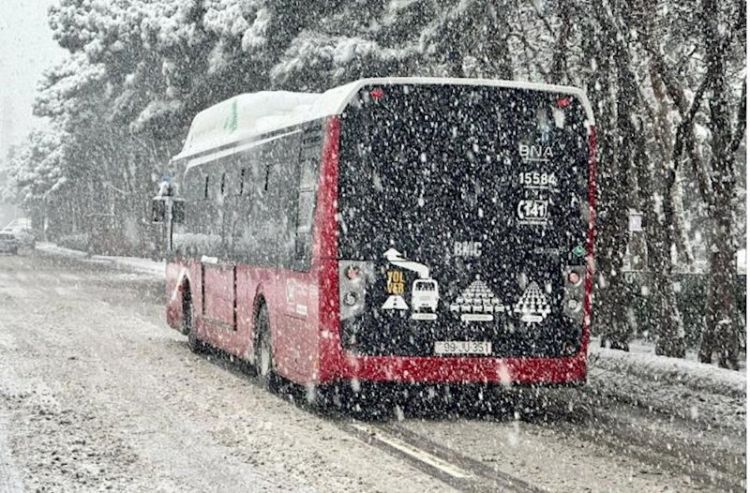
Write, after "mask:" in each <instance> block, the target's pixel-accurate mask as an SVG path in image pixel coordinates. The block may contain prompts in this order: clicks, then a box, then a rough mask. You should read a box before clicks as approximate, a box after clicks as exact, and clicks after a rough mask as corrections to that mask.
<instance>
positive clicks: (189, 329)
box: [182, 291, 205, 353]
mask: <svg viewBox="0 0 750 493" xmlns="http://www.w3.org/2000/svg"><path fill="white" fill-rule="evenodd" d="M197 332H198V331H197V330H196V329H195V320H194V319H193V301H192V299H191V297H190V291H185V295H184V296H183V297H182V333H183V334H186V335H187V343H188V347H189V348H190V351H192V352H194V353H202V352H203V351H204V350H205V346H204V344H203V342H201V341H200V339H198V334H197Z"/></svg>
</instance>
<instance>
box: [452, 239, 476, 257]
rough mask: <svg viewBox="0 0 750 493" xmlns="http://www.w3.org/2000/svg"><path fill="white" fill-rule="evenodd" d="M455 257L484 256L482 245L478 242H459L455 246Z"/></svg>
mask: <svg viewBox="0 0 750 493" xmlns="http://www.w3.org/2000/svg"><path fill="white" fill-rule="evenodd" d="M453 255H454V256H456V257H479V256H481V255H482V244H481V243H479V242H478V241H457V242H455V243H454V244H453Z"/></svg>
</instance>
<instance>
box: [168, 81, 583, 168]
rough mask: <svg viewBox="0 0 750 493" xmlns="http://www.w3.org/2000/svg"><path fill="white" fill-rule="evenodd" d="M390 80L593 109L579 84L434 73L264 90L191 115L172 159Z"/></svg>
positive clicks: (342, 104) (300, 117)
mask: <svg viewBox="0 0 750 493" xmlns="http://www.w3.org/2000/svg"><path fill="white" fill-rule="evenodd" d="M376 84H380V85H390V84H462V85H477V86H495V87H510V88H519V89H531V90H537V91H550V92H555V93H561V94H571V95H574V96H575V97H576V98H578V99H579V100H580V101H581V103H582V104H583V106H584V109H585V111H586V116H587V119H588V124H589V125H593V124H594V114H593V111H592V109H591V105H590V104H589V101H588V99H587V98H586V95H585V94H584V93H583V91H582V90H580V89H578V88H575V87H568V86H556V85H549V84H532V83H527V82H515V81H502V80H487V79H450V78H431V77H392V78H370V79H360V80H357V81H354V82H350V83H348V84H345V85H343V86H339V87H336V88H333V89H330V90H328V91H326V92H324V93H322V94H321V93H308V92H289V91H261V92H256V93H249V94H240V95H238V96H234V97H232V98H230V99H227V100H224V101H222V102H220V103H217V104H215V105H213V106H211V107H209V108H207V109H205V110H203V111H201V112H200V113H198V114H197V115H196V116H195V118H194V119H193V122H192V124H191V125H190V131H189V132H188V135H187V138H186V139H185V145H184V147H183V148H182V151H181V152H180V153H179V154H178V155H177V156H175V157H174V159H184V158H187V157H190V156H194V155H196V154H199V153H202V152H204V151H207V150H209V149H216V148H219V147H223V146H226V145H230V144H234V143H237V142H241V141H243V140H247V139H251V138H253V137H256V136H258V135H261V134H264V133H268V132H272V131H275V130H280V129H283V128H286V127H291V126H295V125H299V124H302V123H305V122H308V121H313V120H318V119H321V118H324V117H326V116H329V115H337V114H340V113H341V112H342V111H344V109H345V108H346V106H347V104H349V101H350V100H351V99H352V97H354V95H355V93H356V92H357V91H359V90H360V89H361V88H362V87H363V86H366V85H376Z"/></svg>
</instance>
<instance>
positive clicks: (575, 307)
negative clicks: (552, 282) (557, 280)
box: [563, 265, 586, 323]
mask: <svg viewBox="0 0 750 493" xmlns="http://www.w3.org/2000/svg"><path fill="white" fill-rule="evenodd" d="M585 274H586V266H584V265H576V266H570V265H569V266H567V267H565V268H564V269H563V278H564V279H565V299H564V300H563V313H564V314H565V316H566V317H568V318H569V319H571V320H573V321H575V322H579V323H583V298H584V294H585V290H584V289H583V278H584V275H585Z"/></svg>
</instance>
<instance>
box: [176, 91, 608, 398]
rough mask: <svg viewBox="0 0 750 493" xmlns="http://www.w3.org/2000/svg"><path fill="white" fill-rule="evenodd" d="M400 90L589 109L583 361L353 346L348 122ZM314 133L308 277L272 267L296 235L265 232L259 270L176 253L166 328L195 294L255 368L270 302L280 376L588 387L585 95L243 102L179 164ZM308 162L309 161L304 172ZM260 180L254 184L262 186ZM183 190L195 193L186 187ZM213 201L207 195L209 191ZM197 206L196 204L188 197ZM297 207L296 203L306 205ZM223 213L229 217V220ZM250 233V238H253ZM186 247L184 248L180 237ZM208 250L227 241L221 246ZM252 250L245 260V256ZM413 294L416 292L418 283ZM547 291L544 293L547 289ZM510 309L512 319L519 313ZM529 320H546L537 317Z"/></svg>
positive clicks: (209, 339) (279, 95)
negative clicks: (346, 200) (551, 100)
mask: <svg viewBox="0 0 750 493" xmlns="http://www.w3.org/2000/svg"><path fill="white" fill-rule="evenodd" d="M401 85H410V86H425V87H426V86H446V87H454V86H456V87H460V86H478V87H489V88H493V87H495V88H508V89H521V90H527V91H529V92H534V94H536V91H539V92H540V94H541V93H552V94H553V95H555V97H558V96H559V97H568V96H569V97H571V98H572V99H573V100H575V101H576V102H577V103H578V104H579V105H580V108H581V110H580V111H581V112H582V114H583V116H582V117H581V121H582V123H581V125H582V126H583V127H584V128H583V129H582V130H583V131H584V134H585V135H582V136H581V137H582V140H583V141H584V142H585V145H586V146H587V149H588V151H587V153H586V158H585V159H586V161H585V162H583V163H582V166H581V168H582V169H583V172H584V173H586V174H587V176H588V177H587V179H586V180H584V183H586V184H587V193H584V195H585V197H584V198H583V203H584V204H586V203H587V206H586V207H584V208H585V209H586V212H587V213H588V217H587V218H586V222H587V223H586V228H585V229H586V231H585V232H584V236H585V238H584V240H583V242H584V244H585V250H584V249H583V248H581V247H580V246H579V247H578V248H579V249H580V250H584V251H585V254H581V255H582V260H583V262H582V264H581V270H580V274H581V276H580V277H581V279H580V281H578V283H577V285H579V286H580V288H581V289H580V290H581V292H585V294H583V295H582V303H581V305H582V311H581V313H582V316H581V325H582V329H581V330H580V338H579V340H578V345H577V346H576V348H577V349H575V352H574V353H572V354H565V355H558V356H556V357H545V356H540V355H509V356H506V355H492V354H489V355H481V354H428V355H427V354H413V355H411V354H407V355H399V354H385V355H383V354H368V353H361V352H358V351H357V350H353V349H352V348H349V347H345V341H344V335H343V333H342V331H343V328H344V324H343V321H342V318H343V315H342V311H343V310H344V309H345V308H344V307H343V298H342V296H343V287H342V286H343V283H345V282H347V281H345V280H344V278H343V277H342V276H343V271H341V270H340V269H343V268H344V267H345V266H347V268H348V267H351V266H354V267H357V266H358V264H357V263H356V262H355V263H353V262H348V261H347V260H345V259H343V258H339V243H340V236H341V232H340V230H339V228H340V227H341V224H340V223H341V222H342V215H341V211H340V210H339V207H341V204H340V201H339V199H340V197H339V193H340V191H339V185H340V184H339V179H340V172H341V171H342V170H341V169H340V166H339V164H340V163H339V160H340V155H341V154H342V152H346V149H341V148H340V146H341V132H342V114H343V113H344V111H345V110H346V109H347V108H348V107H349V105H350V103H352V102H353V101H354V100H355V99H356V98H357V97H361V94H362V91H363V89H367V90H368V91H369V90H370V89H371V88H372V87H377V88H378V90H381V89H386V90H390V89H391V88H393V87H396V86H401ZM540 98H541V96H540ZM565 104H566V105H567V104H569V103H565ZM558 127H559V125H558ZM310 132H311V134H312V135H316V132H317V135H319V138H318V139H317V140H315V139H312V140H314V144H313V145H312V148H311V151H310V152H311V154H310V155H314V159H315V161H316V166H317V170H316V178H315V180H316V187H315V188H314V190H315V191H314V192H313V193H314V194H315V195H314V198H313V205H312V211H311V214H312V218H313V219H312V223H311V224H310V225H309V226H308V232H309V234H310V237H311V239H310V243H311V244H310V248H309V250H310V252H309V255H308V263H307V264H306V265H304V266H303V268H296V267H294V266H292V265H291V264H288V265H281V264H283V262H277V263H276V264H274V262H273V261H270V260H269V258H272V257H273V256H274V255H275V254H276V253H277V252H274V251H273V249H276V250H284V249H286V248H287V246H288V244H289V241H292V242H294V241H295V240H294V238H293V237H284V238H282V239H281V240H279V241H276V242H274V241H266V240H265V237H264V235H265V233H263V234H261V235H260V236H259V237H258V238H256V239H255V244H256V245H257V244H260V245H265V246H266V247H269V244H270V249H268V248H267V249H266V250H265V251H264V253H263V255H262V256H261V257H259V258H260V259H261V260H260V261H258V260H257V258H256V259H255V260H252V261H246V260H237V258H236V256H235V258H234V260H232V259H231V258H232V256H231V255H227V256H226V257H224V256H222V255H213V254H210V252H209V253H206V252H202V251H200V248H198V249H193V250H182V251H177V252H176V255H175V256H174V257H173V259H172V260H171V261H170V262H169V264H168V267H167V294H168V307H167V319H168V322H169V324H170V325H171V326H172V327H174V328H178V329H179V328H181V327H182V320H183V309H184V303H183V302H184V296H185V295H186V293H188V292H189V293H190V299H191V302H192V310H193V314H194V316H193V321H194V325H195V330H196V333H197V336H198V338H199V339H200V340H202V341H204V342H206V343H208V344H210V345H214V346H217V347H220V348H221V349H223V350H224V351H226V352H228V353H230V354H233V355H236V356H238V357H240V358H246V359H248V360H251V361H252V360H254V357H255V355H254V351H255V347H254V346H255V337H256V335H257V334H255V332H256V327H255V323H256V318H257V314H258V308H259V303H261V302H262V303H263V304H264V305H265V306H267V308H268V314H269V319H270V327H271V336H272V345H273V357H274V364H275V370H276V371H277V372H278V373H280V374H281V375H282V376H283V377H285V378H288V379H290V380H292V381H295V382H297V383H302V384H311V383H312V384H324V383H331V382H336V381H347V380H360V381H368V380H369V381H400V382H417V381H424V382H471V381H474V382H497V383H548V384H554V383H570V382H583V381H585V379H586V370H587V360H586V353H587V347H588V338H589V324H590V319H591V317H590V313H591V296H590V294H591V287H592V282H593V271H594V260H593V238H594V212H595V211H594V200H595V167H596V151H595V149H596V135H595V131H594V118H593V113H592V110H591V107H590V104H589V102H588V100H587V99H586V96H585V95H584V93H583V92H582V91H581V90H580V89H577V88H572V87H564V86H552V85H541V84H530V83H516V82H509V81H494V80H474V79H436V78H379V79H363V80H359V81H355V82H352V83H349V84H346V85H344V86H341V87H338V88H335V89H331V90H329V91H327V92H325V93H322V94H308V93H290V92H260V93H255V94H243V95H239V96H236V97H234V98H231V99H229V100H226V101H224V102H221V103H219V104H217V105H214V106H212V107H210V108H208V109H206V110H204V111H202V112H201V113H199V114H198V115H197V116H196V117H195V119H194V121H193V124H192V125H191V128H190V131H189V133H188V137H187V139H186V142H185V145H184V147H183V149H182V151H181V152H180V153H179V154H178V155H176V156H175V157H174V158H173V159H174V160H175V161H176V162H178V163H179V164H182V165H184V166H185V168H186V170H187V171H186V175H185V176H186V177H187V176H188V173H190V172H191V170H192V169H203V167H204V165H206V166H212V165H213V164H215V163H217V162H219V161H221V160H222V159H224V158H228V157H229V156H235V155H236V156H244V155H246V154H247V153H250V152H256V151H258V149H266V148H267V147H269V146H273V145H278V143H279V142H282V143H284V144H282V147H283V146H284V145H287V144H286V143H289V145H288V146H291V145H292V144H294V145H297V146H298V147H299V145H300V144H299V143H296V144H295V143H294V141H293V140H291V137H293V136H295V135H296V136H298V137H299V135H300V134H302V137H301V138H300V140H302V141H305V139H306V137H305V135H307V133H310ZM305 142H306V141H305ZM302 145H303V146H304V145H306V144H302ZM258 152H260V151H258ZM303 152H304V149H303ZM238 159H240V158H238ZM225 161H226V160H225ZM302 161H303V159H302V158H300V163H302ZM297 164H298V163H295V166H297ZM231 166H234V165H227V167H225V168H223V169H225V170H229V172H231V171H232V170H233V169H234V168H231ZM300 166H303V164H301V165H300ZM230 168H231V169H230ZM235 171H236V170H235ZM242 172H243V173H244V172H245V170H244V169H243V171H242ZM267 173H270V172H267ZM266 180H268V176H266ZM250 182H251V183H250V184H252V177H250ZM206 183H208V180H207V181H206ZM211 183H215V181H212V182H211ZM221 183H222V189H221V190H222V192H221V198H220V199H219V201H218V203H219V206H220V207H226V204H227V203H228V202H230V200H227V199H226V197H225V196H224V193H225V192H224V185H223V183H224V178H223V177H222V179H221ZM250 184H248V186H250ZM227 186H229V185H227ZM233 186H235V185H233ZM180 189H181V190H185V186H184V184H183V186H182V187H181V188H180ZM206 190H208V185H207V186H206ZM201 193H202V192H201ZM240 193H241V192H240ZM248 193H252V192H248ZM294 193H295V194H297V195H298V197H301V196H302V193H303V192H302V190H301V189H300V190H296V189H295V190H294ZM206 194H207V195H206V196H208V192H206ZM186 202H189V198H188V199H187V200H186ZM202 203H204V202H202ZM205 203H206V204H208V202H205ZM300 203H301V202H300ZM294 204H295V206H296V205H297V201H296V200H295V202H294ZM300 207H301V206H300ZM295 209H296V207H295ZM216 210H218V209H216ZM222 210H224V209H222ZM196 211H198V209H196ZM199 212H200V211H199ZM203 212H205V211H203ZM230 212H231V213H233V214H234V216H237V215H238V214H239V215H242V214H245V213H247V214H246V215H248V216H249V215H250V209H248V210H247V211H245V210H243V211H241V213H239V212H238V211H236V210H235V211H230ZM189 214H190V213H188V215H189ZM208 214H209V215H210V212H209V213H208ZM217 215H219V216H221V217H225V216H227V214H225V213H224V212H221V211H219V212H218V213H217ZM234 216H232V217H234ZM187 220H188V221H189V220H190V218H189V217H188V219H187ZM313 225H314V227H313ZM223 227H224V226H222V228H223ZM232 227H234V226H232ZM298 233H299V229H298V231H297V234H298ZM231 234H233V233H231ZM191 235H192V236H193V240H192V242H193V244H200V243H201V242H202V241H203V240H202V239H201V238H200V237H201V236H202V235H205V233H195V232H189V231H185V232H183V233H182V234H181V233H180V232H179V231H178V232H177V233H176V236H178V237H181V238H182V239H188V238H190V237H191ZM209 236H210V234H209ZM239 236H240V237H246V236H247V231H245V232H244V233H242V234H240V235H239ZM195 238H197V240H196V239H195ZM243 241H245V243H242V241H236V240H235V239H233V238H232V237H231V236H230V237H229V238H228V240H227V241H223V240H222V242H221V243H222V244H227V245H228V244H229V243H233V242H234V244H235V248H243V247H245V246H247V245H250V243H249V242H248V241H246V240H243ZM175 243H176V244H177V245H179V243H180V241H179V239H176V240H175ZM188 243H190V241H188ZM203 243H211V244H216V243H217V242H216V241H215V239H212V241H210V242H203ZM292 244H293V243H292ZM228 248H230V249H231V248H232V247H231V246H229V247H228ZM235 253H236V252H235ZM241 253H242V254H243V255H244V254H245V253H246V252H241ZM380 260H382V259H380ZM347 262H348V263H347ZM359 264H362V267H363V271H367V269H368V265H365V264H367V262H360V263H359ZM433 277H434V276H433ZM435 282H436V283H437V281H435ZM532 284H534V283H532ZM407 285H408V286H413V285H416V284H415V283H412V282H411V281H409V284H407ZM534 285H535V284H534ZM340 287H341V289H340ZM436 288H437V284H436ZM439 289H440V291H439V293H440V294H439V296H440V297H441V298H440V300H441V301H440V302H439V304H441V305H442V303H443V302H444V301H445V304H446V307H447V304H448V302H449V301H450V300H449V299H448V298H447V297H448V296H449V294H448V293H447V292H445V290H444V289H443V286H440V288H439ZM483 289H487V288H486V287H484V288H483ZM537 291H538V292H539V293H541V292H542V291H543V289H541V291H540V290H539V289H537ZM443 297H445V299H444V301H443ZM494 301H497V300H494ZM429 305H430V306H429V307H427V308H430V309H431V308H432V306H433V303H430V304H429ZM485 308H486V307H485ZM441 309H442V308H441ZM500 309H501V308H498V310H500ZM446 310H447V308H446ZM509 310H510V311H511V312H512V306H510V305H509ZM442 316H443V315H441V317H442ZM413 318H414V319H415V320H419V319H421V320H427V321H430V320H432V321H433V322H434V318H431V317H426V316H425V317H421V318H420V317H413ZM486 318H492V316H491V315H490V316H489V317H488V316H487V315H486V314H484V315H482V317H478V318H477V320H486ZM529 320H532V321H534V320H538V319H534V318H533V317H530V318H529Z"/></svg>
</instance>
